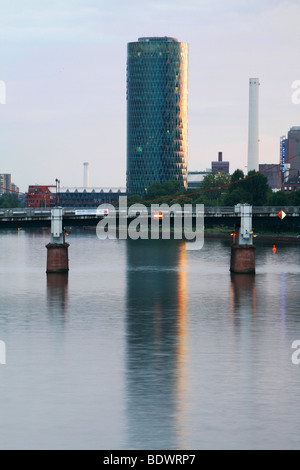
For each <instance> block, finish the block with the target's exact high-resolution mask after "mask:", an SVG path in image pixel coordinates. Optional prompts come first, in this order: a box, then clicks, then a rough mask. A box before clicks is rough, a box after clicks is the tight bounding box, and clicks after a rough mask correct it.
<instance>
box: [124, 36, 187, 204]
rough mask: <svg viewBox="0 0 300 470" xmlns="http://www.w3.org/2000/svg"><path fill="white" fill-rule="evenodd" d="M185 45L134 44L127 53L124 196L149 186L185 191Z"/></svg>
mask: <svg viewBox="0 0 300 470" xmlns="http://www.w3.org/2000/svg"><path fill="white" fill-rule="evenodd" d="M187 81H188V45H187V43H182V42H178V41H177V39H174V38H168V37H151V38H140V39H139V40H138V42H131V43H129V44H128V50H127V192H128V193H131V194H141V195H144V194H145V193H146V192H147V188H148V187H149V185H150V184H151V183H156V182H159V183H162V182H164V181H171V180H177V181H179V182H180V183H181V185H182V188H186V187H187V130H188V129H187V127H188V89H187Z"/></svg>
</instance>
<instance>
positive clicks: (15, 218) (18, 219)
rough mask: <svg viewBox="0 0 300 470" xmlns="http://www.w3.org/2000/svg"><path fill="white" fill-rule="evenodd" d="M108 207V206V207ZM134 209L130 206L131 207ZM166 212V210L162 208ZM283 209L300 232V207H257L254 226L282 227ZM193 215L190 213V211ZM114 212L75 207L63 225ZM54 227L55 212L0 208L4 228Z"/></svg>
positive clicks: (221, 219)
mask: <svg viewBox="0 0 300 470" xmlns="http://www.w3.org/2000/svg"><path fill="white" fill-rule="evenodd" d="M104 207H105V206H104ZM129 207H130V206H129ZM159 210H161V211H162V213H163V212H164V210H163V209H159ZM281 210H283V211H284V212H285V213H286V215H287V218H286V221H288V220H289V221H290V223H289V224H286V225H289V226H291V222H292V225H293V228H294V229H295V230H296V231H300V230H299V229H300V227H299V224H300V206H290V207H274V206H257V207H253V208H252V215H253V219H254V221H253V222H254V226H255V225H256V224H257V225H261V224H259V223H258V222H262V221H266V222H267V221H268V223H270V222H271V221H272V222H273V224H272V225H274V223H275V221H276V226H277V225H278V226H280V223H281V222H282V221H281V220H280V219H279V217H278V214H279V212H280V211H281ZM147 211H148V217H149V219H150V218H151V213H152V216H153V210H152V212H151V208H150V207H148V208H147ZM121 213H122V216H123V217H124V211H120V210H119V209H117V208H116V217H117V218H118V217H119V216H120V214H121ZM186 213H187V212H186V211H184V209H182V212H181V211H176V213H175V215H177V214H178V215H179V216H180V215H183V214H186ZM189 214H190V212H189ZM110 215H111V212H109V210H108V212H107V213H106V214H105V213H104V210H103V209H101V210H97V209H74V208H69V209H68V208H64V209H63V226H64V227H66V226H67V227H75V226H79V227H80V226H96V225H97V223H98V222H99V220H101V219H102V218H103V217H107V216H110ZM170 216H171V218H172V217H174V214H172V213H171V214H170ZM125 217H127V218H128V219H129V220H130V219H132V218H134V217H135V216H131V215H127V214H126V213H125ZM192 217H193V218H195V217H197V213H196V210H195V206H194V207H193V212H192ZM204 218H205V225H206V226H211V225H217V224H221V225H228V226H233V225H234V224H235V223H236V222H237V221H238V219H239V217H238V215H237V213H236V212H235V208H234V207H205V208H204ZM50 226H51V209H49V208H45V209H33V208H28V209H27V208H24V209H23V208H22V209H0V229H11V228H40V227H50Z"/></svg>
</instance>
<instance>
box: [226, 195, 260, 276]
mask: <svg viewBox="0 0 300 470" xmlns="http://www.w3.org/2000/svg"><path fill="white" fill-rule="evenodd" d="M235 212H236V213H237V214H239V215H240V216H241V222H240V224H238V225H236V227H235V233H234V237H233V243H232V245H231V260H230V271H231V272H233V273H239V274H255V246H254V245H253V230H252V206H250V205H249V204H238V205H237V206H235Z"/></svg>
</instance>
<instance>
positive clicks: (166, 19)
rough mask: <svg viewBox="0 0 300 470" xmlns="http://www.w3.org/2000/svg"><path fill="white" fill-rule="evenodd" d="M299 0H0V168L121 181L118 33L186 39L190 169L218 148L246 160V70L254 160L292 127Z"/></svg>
mask: <svg viewBox="0 0 300 470" xmlns="http://www.w3.org/2000/svg"><path fill="white" fill-rule="evenodd" d="M299 18H300V2H299V0H286V1H284V0H251V1H249V0H181V1H179V0H59V1H58V0H51V1H48V0H43V1H41V0H0V41H1V46H0V80H3V81H4V82H5V83H6V87H7V102H6V104H5V105H3V104H0V128H1V131H0V146H1V153H0V155H1V158H0V173H12V177H13V180H14V182H15V183H16V184H18V185H19V186H20V187H21V190H23V191H24V190H26V189H27V187H28V185H29V184H34V183H39V184H51V183H54V180H55V178H60V180H61V183H62V185H64V186H75V185H78V186H80V185H82V174H83V167H82V164H83V162H84V161H88V162H89V163H90V171H91V178H90V180H91V185H92V186H106V187H107V186H125V172H126V94H125V91H126V52H127V49H126V48H127V42H130V41H136V40H137V38H138V37H141V36H152V35H155V36H174V37H177V38H178V39H179V40H180V41H184V42H188V43H189V164H188V167H189V170H202V169H205V168H207V167H210V162H211V160H215V159H216V158H217V152H218V151H223V155H224V159H225V160H229V161H230V163H231V170H234V169H236V168H237V167H239V168H242V169H244V170H245V166H246V164H247V135H248V93H249V78H250V77H259V78H260V81H261V87H260V140H261V143H260V163H269V162H270V163H272V162H278V161H279V140H280V136H281V135H284V134H286V133H287V131H288V129H289V128H290V127H292V126H297V125H298V126H300V105H295V104H293V103H292V100H291V96H292V92H293V90H292V83H293V82H294V81H295V80H300V66H299V50H300V28H299Z"/></svg>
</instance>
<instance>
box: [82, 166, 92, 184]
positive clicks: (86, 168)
mask: <svg viewBox="0 0 300 470" xmlns="http://www.w3.org/2000/svg"><path fill="white" fill-rule="evenodd" d="M83 187H84V188H89V187H90V171H89V163H88V162H85V163H84V164H83Z"/></svg>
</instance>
